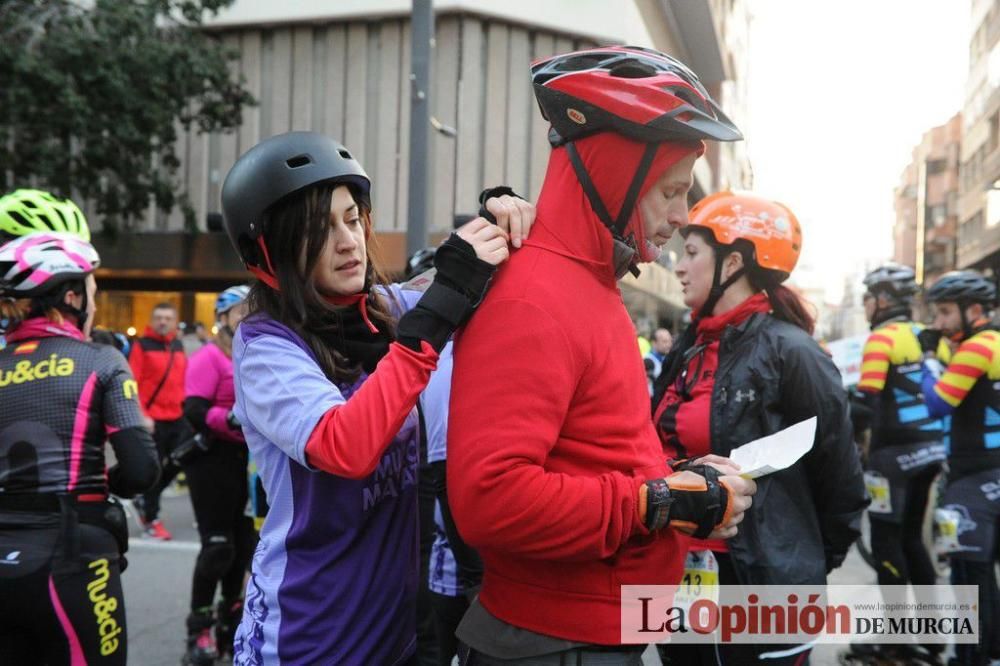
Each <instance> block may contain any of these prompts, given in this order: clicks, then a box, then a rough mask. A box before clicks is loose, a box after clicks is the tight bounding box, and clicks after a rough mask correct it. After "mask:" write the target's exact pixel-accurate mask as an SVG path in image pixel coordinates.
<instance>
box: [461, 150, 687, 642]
mask: <svg viewBox="0 0 1000 666" xmlns="http://www.w3.org/2000/svg"><path fill="white" fill-rule="evenodd" d="M576 144H577V148H578V150H579V152H580V154H581V157H582V158H583V161H584V163H585V164H586V166H587V169H588V171H589V172H590V174H591V176H592V178H593V180H594V182H595V184H596V186H597V188H598V190H599V191H600V193H601V195H602V197H603V199H604V201H605V202H606V204H607V207H608V209H609V212H610V213H611V214H612V215H617V212H618V209H619V208H620V207H621V202H622V200H623V199H624V197H625V192H626V190H627V188H628V185H629V181H630V180H631V178H632V176H633V174H634V173H635V165H636V164H638V161H639V158H640V156H641V154H642V151H643V150H644V148H645V146H644V145H643V144H638V143H635V142H632V141H629V140H627V139H624V138H622V137H620V136H618V135H613V134H598V135H595V136H592V137H588V138H587V139H583V140H580V141H578V142H576ZM691 150H692V148H691V147H684V146H678V145H672V146H664V147H662V148H661V149H660V151H659V153H658V155H657V158H656V160H655V162H654V168H652V169H651V170H650V175H649V176H648V177H647V179H646V182H645V183H644V186H643V188H642V190H641V191H642V192H645V191H646V190H647V189H648V188H649V186H650V185H651V184H652V183H653V182H655V180H656V178H657V177H658V176H659V175H661V174H662V173H663V171H664V170H665V169H666V168H668V167H669V165H671V164H673V163H674V162H676V161H677V160H679V159H681V158H682V157H683V156H684V155H685V154H687V153H688V152H690V151H691ZM611 258H612V241H611V235H610V234H609V233H608V231H607V230H606V229H605V228H604V227H603V226H602V225H601V223H600V222H599V220H598V218H597V216H596V215H595V214H594V213H593V212H592V210H591V207H590V204H589V203H588V200H587V198H586V196H585V195H584V193H583V190H582V189H581V187H580V185H579V183H578V181H577V178H576V175H575V173H574V172H573V169H572V167H571V165H570V163H569V160H568V157H567V156H566V152H565V150H563V149H557V150H554V151H553V153H552V156H551V158H550V160H549V168H548V172H547V174H546V178H545V184H544V186H543V188H542V193H541V196H540V198H539V201H538V206H537V219H536V221H535V226H534V227H533V228H532V230H531V237H530V239H529V240H528V241H527V242H526V243H525V245H524V247H523V248H522V249H520V250H518V251H517V252H516V253H515V254H514V256H513V257H512V258H511V260H510V262H509V264H508V265H506V266H504V267H503V268H502V269H501V270H500V271H499V272H498V274H497V277H496V279H495V282H494V284H493V285H492V287H491V288H490V291H489V293H488V295H487V297H486V299H485V302H484V303H483V304H482V305H481V306H480V308H479V310H478V312H477V313H476V315H475V316H474V317H473V318H472V321H471V322H470V323H469V324H468V326H467V327H466V328H465V330H464V331H463V332H462V333H461V335H460V337H459V339H458V341H457V343H456V347H455V366H454V373H453V379H452V391H451V405H450V408H451V414H450V421H449V426H448V433H449V441H448V494H449V497H450V500H451V506H452V510H453V512H454V516H455V520H456V522H457V524H458V527H459V530H460V531H461V533H462V536H464V537H465V539H466V540H467V541H468V542H469V544H470V545H472V546H474V547H476V548H478V549H479V551H480V554H481V555H482V558H483V562H484V565H485V574H484V578H483V587H482V591H481V593H480V597H479V599H480V602H481V603H482V605H483V606H484V607H485V608H486V610H488V611H489V612H490V613H492V614H493V615H494V616H495V617H497V618H499V619H501V620H503V621H505V622H507V623H509V624H512V625H514V626H517V627H522V628H525V629H529V630H531V631H535V632H537V633H541V634H545V635H549V636H554V637H558V638H565V639H569V640H573V641H580V642H589V643H600V644H607V645H612V644H618V643H619V642H620V641H621V636H620V628H619V627H620V614H621V607H620V589H619V586H620V585H623V584H667V583H676V582H678V581H679V580H680V576H681V569H682V565H683V560H684V550H685V548H684V546H683V544H682V542H681V541H680V539H679V535H678V534H677V533H675V532H674V531H672V530H669V529H668V530H664V531H662V532H660V533H654V534H649V533H648V532H647V530H646V529H645V528H644V527H643V525H642V522H641V520H640V518H639V511H638V506H637V504H638V502H637V499H638V490H639V487H640V486H641V485H642V484H643V483H644V482H645V481H646V480H647V479H651V478H656V477H662V476H666V475H667V474H668V473H669V472H670V470H669V468H668V467H667V465H666V462H665V460H666V456H665V455H664V453H663V450H662V448H661V446H660V443H659V440H658V439H657V435H656V431H655V429H654V427H653V422H652V420H651V419H650V414H649V393H648V390H647V388H646V379H645V371H644V369H643V365H642V359H641V358H640V356H639V354H638V353H636V348H635V330H634V328H633V325H632V322H631V320H630V319H629V315H628V312H626V310H625V306H624V304H623V303H622V297H621V294H620V292H619V291H618V286H617V283H616V280H615V276H614V271H613V268H612V259H611Z"/></svg>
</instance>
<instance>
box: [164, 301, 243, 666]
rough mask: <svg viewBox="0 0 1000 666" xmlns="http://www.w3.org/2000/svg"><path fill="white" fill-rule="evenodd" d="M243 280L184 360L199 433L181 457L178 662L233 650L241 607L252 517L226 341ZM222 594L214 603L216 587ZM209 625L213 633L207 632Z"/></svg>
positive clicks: (195, 663) (239, 306)
mask: <svg viewBox="0 0 1000 666" xmlns="http://www.w3.org/2000/svg"><path fill="white" fill-rule="evenodd" d="M248 293H249V287H247V286H245V285H239V286H236V287H230V288H229V289H226V290H225V291H223V292H222V293H221V294H219V297H218V299H217V300H216V303H215V317H216V320H217V321H218V334H217V335H216V338H215V340H214V341H212V342H210V343H209V344H206V345H205V346H204V347H202V348H201V349H199V350H198V351H197V352H195V353H194V354H192V355H191V358H190V359H189V360H188V366H187V374H186V376H185V381H184V394H185V398H184V416H185V417H186V418H187V419H188V421H190V423H191V425H192V426H193V427H194V429H195V431H196V433H197V435H196V438H197V439H196V441H195V442H192V446H191V447H190V449H189V450H190V451H191V453H189V454H188V457H187V459H186V460H185V461H182V465H183V467H184V473H185V474H186V476H187V480H188V486H189V488H190V492H191V504H192V506H193V507H194V514H195V519H196V520H197V521H198V532H199V535H200V537H201V552H199V553H198V559H197V560H196V561H195V566H194V574H193V577H192V581H191V611H190V614H189V615H188V618H187V634H188V638H187V652H186V654H185V657H184V663H185V664H190V665H192V666H200V665H201V664H214V663H215V659H216V658H217V657H218V656H219V655H220V653H231V652H232V645H233V633H234V631H235V628H236V625H237V624H239V619H240V617H241V616H242V614H243V577H244V574H245V572H246V570H247V565H248V564H249V562H250V558H251V557H252V556H253V548H254V543H255V536H254V531H253V523H252V520H251V518H250V517H248V516H247V515H245V508H246V504H247V493H248V490H247V446H246V441H245V440H244V438H243V432H242V430H240V424H239V423H238V422H237V420H236V418H235V417H234V416H233V411H232V410H233V404H234V402H235V400H236V394H235V391H234V388H233V361H232V346H233V334H234V331H235V329H236V326H237V325H238V324H239V323H240V321H241V320H242V319H243V316H244V315H245V314H246V304H245V300H246V297H247V294H248ZM220 585H221V587H222V599H221V601H219V604H218V608H217V609H213V604H214V601H215V594H216V588H217V587H219V586H220ZM213 628H214V635H213Z"/></svg>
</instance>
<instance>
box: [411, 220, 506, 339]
mask: <svg viewBox="0 0 1000 666" xmlns="http://www.w3.org/2000/svg"><path fill="white" fill-rule="evenodd" d="M434 267H435V268H436V269H437V274H436V275H435V276H434V282H433V283H432V284H431V286H430V287H429V288H428V289H427V291H426V292H424V295H423V296H422V297H421V298H420V300H419V301H418V302H417V305H416V306H415V307H414V308H413V309H412V310H410V311H409V312H407V313H406V314H405V315H403V316H402V318H401V319H400V320H399V326H398V327H397V328H396V334H397V336H398V338H399V341H400V342H401V343H402V344H404V345H406V346H407V347H409V348H410V349H412V350H414V351H420V343H421V341H422V340H423V341H427V342H428V343H430V345H431V346H432V347H434V349H435V350H436V351H441V350H442V349H443V348H444V346H445V344H447V342H448V338H449V337H451V334H452V333H453V332H454V331H455V329H457V328H458V327H459V326H461V325H462V324H464V323H465V322H466V321H468V319H469V317H471V316H472V313H473V312H475V310H476V307H478V306H479V304H480V303H481V302H482V300H483V296H485V295H486V289H487V288H488V287H489V284H490V279H491V278H492V277H493V273H494V272H495V271H496V266H493V265H492V264H489V263H487V262H485V261H483V260H482V259H480V258H479V257H477V256H476V251H475V250H474V249H473V248H472V246H471V245H470V244H469V243H467V242H466V241H465V240H463V239H462V238H461V237H460V236H459V235H458V234H454V233H453V234H452V235H451V236H449V237H448V240H446V241H445V242H444V243H443V244H442V245H441V247H439V248H438V250H437V253H436V254H435V255H434Z"/></svg>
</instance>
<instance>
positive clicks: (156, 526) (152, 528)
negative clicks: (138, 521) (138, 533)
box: [144, 520, 174, 541]
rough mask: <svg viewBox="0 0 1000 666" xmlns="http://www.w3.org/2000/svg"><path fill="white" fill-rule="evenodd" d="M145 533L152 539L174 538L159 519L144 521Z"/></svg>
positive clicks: (164, 539)
mask: <svg viewBox="0 0 1000 666" xmlns="http://www.w3.org/2000/svg"><path fill="white" fill-rule="evenodd" d="M144 529H145V533H146V536H148V537H150V538H152V539H159V540H160V541H170V540H171V539H173V538H174V535H173V534H171V533H170V531H169V530H167V528H166V527H164V526H163V522H162V521H160V520H153V521H151V522H148V523H146V527H145V528H144Z"/></svg>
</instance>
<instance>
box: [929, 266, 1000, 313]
mask: <svg viewBox="0 0 1000 666" xmlns="http://www.w3.org/2000/svg"><path fill="white" fill-rule="evenodd" d="M996 298H997V288H996V285H995V284H993V282H992V281H991V280H988V279H987V278H985V277H983V276H982V275H980V274H979V273H976V272H975V271H952V272H950V273H945V274H944V275H942V276H941V277H940V278H939V279H938V281H937V282H935V283H934V286H932V287H931V288H930V289H928V290H927V300H928V302H930V303H942V302H954V303H982V304H983V305H986V306H990V307H992V306H993V304H994V303H995V302H996Z"/></svg>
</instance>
